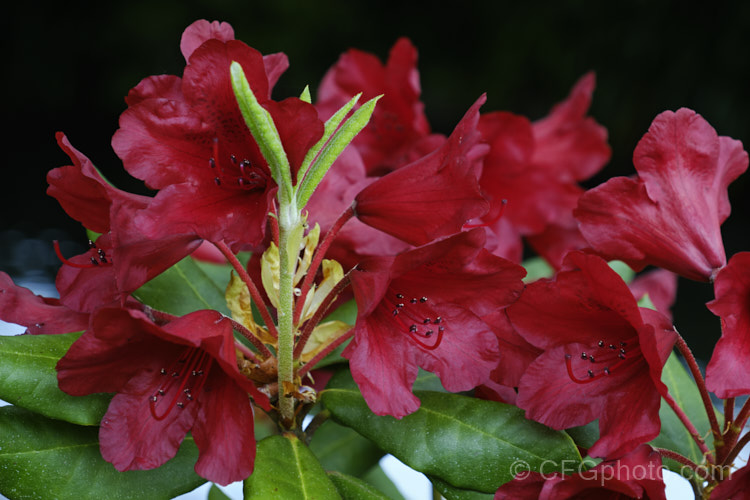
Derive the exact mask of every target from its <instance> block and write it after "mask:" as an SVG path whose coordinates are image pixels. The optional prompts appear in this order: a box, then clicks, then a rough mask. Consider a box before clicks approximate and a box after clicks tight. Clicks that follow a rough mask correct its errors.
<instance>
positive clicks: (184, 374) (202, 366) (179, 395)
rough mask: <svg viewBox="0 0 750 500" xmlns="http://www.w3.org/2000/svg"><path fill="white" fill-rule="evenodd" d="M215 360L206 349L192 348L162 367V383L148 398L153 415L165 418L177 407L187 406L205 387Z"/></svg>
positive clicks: (161, 418) (157, 417)
mask: <svg viewBox="0 0 750 500" xmlns="http://www.w3.org/2000/svg"><path fill="white" fill-rule="evenodd" d="M212 365H213V359H212V358H211V356H209V355H208V353H206V352H205V351H203V350H201V349H197V348H195V347H189V348H187V349H185V350H184V351H182V352H181V353H180V355H179V356H178V357H177V359H176V360H175V361H173V362H172V364H171V365H170V366H169V368H162V369H161V370H160V373H161V376H162V377H163V381H162V384H161V385H160V386H159V388H158V389H157V390H156V393H155V394H153V395H152V396H151V397H150V398H149V406H150V409H151V416H153V417H154V418H155V419H156V420H164V418H166V416H167V415H169V413H170V412H171V411H172V410H173V409H174V408H180V409H183V408H185V407H186V406H187V405H188V404H190V402H191V401H193V399H194V398H195V397H196V395H197V394H198V393H200V391H201V390H202V389H203V386H204V385H205V384H206V379H207V378H208V372H209V371H210V370H211V366H212Z"/></svg>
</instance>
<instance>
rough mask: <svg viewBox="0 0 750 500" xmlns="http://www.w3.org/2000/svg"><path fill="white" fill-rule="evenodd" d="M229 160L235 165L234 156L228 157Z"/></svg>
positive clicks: (235, 159) (235, 158)
mask: <svg viewBox="0 0 750 500" xmlns="http://www.w3.org/2000/svg"><path fill="white" fill-rule="evenodd" d="M229 160H230V161H231V162H232V163H233V164H234V165H237V157H236V156H234V155H229Z"/></svg>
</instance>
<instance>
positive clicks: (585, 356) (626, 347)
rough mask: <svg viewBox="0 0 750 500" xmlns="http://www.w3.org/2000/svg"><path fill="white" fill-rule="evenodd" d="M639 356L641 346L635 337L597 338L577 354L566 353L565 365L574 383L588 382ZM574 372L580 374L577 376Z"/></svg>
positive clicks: (631, 362) (630, 362) (635, 359)
mask: <svg viewBox="0 0 750 500" xmlns="http://www.w3.org/2000/svg"><path fill="white" fill-rule="evenodd" d="M640 358H641V348H640V345H639V344H638V339H636V338H632V339H627V340H625V341H610V342H608V341H605V340H599V342H597V343H596V345H594V346H592V347H591V348H590V349H589V350H587V351H582V352H581V354H580V355H579V356H574V355H572V354H566V355H565V367H566V368H567V370H568V376H569V377H570V380H572V381H573V382H575V383H576V384H588V383H590V382H593V381H595V380H598V379H600V378H602V377H608V376H609V375H612V374H613V373H614V372H615V371H617V370H622V369H623V368H624V367H625V366H627V365H632V364H633V362H635V361H637V360H639V359H640ZM574 365H575V366H574ZM576 373H579V374H581V375H582V376H580V377H579V376H577V375H576Z"/></svg>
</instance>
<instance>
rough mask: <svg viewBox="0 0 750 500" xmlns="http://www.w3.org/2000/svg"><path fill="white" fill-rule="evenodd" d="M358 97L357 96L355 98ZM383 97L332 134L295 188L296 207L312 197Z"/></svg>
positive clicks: (372, 101) (371, 101)
mask: <svg viewBox="0 0 750 500" xmlns="http://www.w3.org/2000/svg"><path fill="white" fill-rule="evenodd" d="M357 97H358V96H357ZM381 97H383V96H382V95H379V96H377V97H373V98H372V99H370V100H369V101H367V102H366V103H364V104H363V105H362V106H360V107H359V109H358V110H357V111H355V112H354V113H353V114H352V116H351V118H349V119H348V120H346V121H345V122H344V123H343V124H342V125H341V127H339V129H338V130H337V131H336V133H335V134H333V137H331V140H330V141H328V144H326V145H325V146H324V147H323V149H322V150H321V151H320V154H319V155H318V157H317V158H316V159H315V161H314V162H313V163H312V165H310V168H309V170H308V171H307V173H306V175H305V177H304V179H302V182H301V183H300V185H299V186H298V188H297V206H298V207H300V208H302V207H304V206H305V205H306V204H307V201H308V200H309V199H310V196H312V194H313V191H315V188H316V187H318V184H320V181H321V180H322V179H323V176H324V175H325V174H326V172H328V169H329V168H331V165H333V162H334V161H336V158H338V157H339V155H340V154H341V152H342V151H343V150H344V148H346V146H348V145H349V143H350V142H352V140H353V139H354V137H355V136H356V135H357V134H359V132H360V131H361V130H362V129H363V128H365V125H367V122H369V121H370V117H371V116H372V112H373V111H375V104H377V102H378V100H379V99H380V98H381Z"/></svg>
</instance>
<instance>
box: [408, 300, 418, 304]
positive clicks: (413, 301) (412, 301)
mask: <svg viewBox="0 0 750 500" xmlns="http://www.w3.org/2000/svg"><path fill="white" fill-rule="evenodd" d="M409 302H411V303H412V304H416V303H417V299H411V300H410V301H409Z"/></svg>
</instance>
